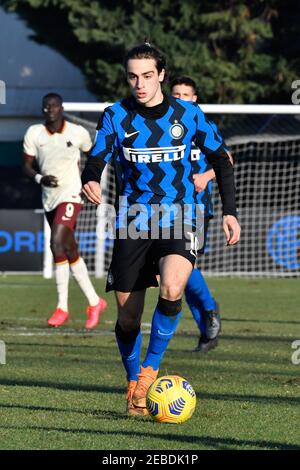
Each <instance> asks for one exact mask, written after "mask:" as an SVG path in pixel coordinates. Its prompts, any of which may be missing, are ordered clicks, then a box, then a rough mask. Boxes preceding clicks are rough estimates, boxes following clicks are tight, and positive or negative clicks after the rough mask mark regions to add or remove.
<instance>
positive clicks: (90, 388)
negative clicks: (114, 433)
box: [0, 379, 300, 406]
mask: <svg viewBox="0 0 300 470" xmlns="http://www.w3.org/2000/svg"><path fill="white" fill-rule="evenodd" d="M0 385H6V386H13V387H15V386H20V387H43V388H48V389H56V390H63V391H76V392H97V393H115V394H122V395H124V391H125V388H123V387H122V388H118V387H103V386H97V385H81V384H72V383H56V382H55V383H53V382H42V381H31V380H15V379H14V380H9V379H0ZM198 396H199V399H205V400H217V401H232V402H237V401H240V402H247V401H249V402H254V403H264V404H278V405H280V404H289V405H295V406H298V405H300V397H281V396H266V395H247V394H245V395H237V394H231V393H225V394H224V393H218V394H215V393H205V392H204V393H201V392H198Z"/></svg>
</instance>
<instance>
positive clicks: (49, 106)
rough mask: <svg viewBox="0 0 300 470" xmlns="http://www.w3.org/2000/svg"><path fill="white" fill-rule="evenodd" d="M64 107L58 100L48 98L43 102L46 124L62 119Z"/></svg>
mask: <svg viewBox="0 0 300 470" xmlns="http://www.w3.org/2000/svg"><path fill="white" fill-rule="evenodd" d="M63 110H64V108H63V106H62V104H61V102H60V100H59V99H57V98H54V97H53V98H47V99H46V100H45V101H44V102H43V114H44V116H45V119H46V122H49V123H50V122H56V121H58V120H60V119H61V118H62V114H63Z"/></svg>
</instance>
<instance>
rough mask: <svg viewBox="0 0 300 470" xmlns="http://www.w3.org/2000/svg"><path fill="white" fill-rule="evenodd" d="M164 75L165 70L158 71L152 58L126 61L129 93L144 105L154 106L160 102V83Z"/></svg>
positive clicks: (161, 98)
mask: <svg viewBox="0 0 300 470" xmlns="http://www.w3.org/2000/svg"><path fill="white" fill-rule="evenodd" d="M164 76H165V70H164V69H163V70H162V71H161V72H160V73H158V70H157V68H156V62H155V60H154V59H129V61H128V63H127V81H128V83H129V86H130V89H131V93H132V94H133V96H134V97H135V99H136V100H137V102H138V103H140V104H142V105H144V106H147V107H150V106H156V105H157V104H159V103H161V102H162V100H163V95H162V90H161V83H162V81H163V79H164Z"/></svg>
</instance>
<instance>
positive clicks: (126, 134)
mask: <svg viewBox="0 0 300 470" xmlns="http://www.w3.org/2000/svg"><path fill="white" fill-rule="evenodd" d="M139 133H140V131H135V132H131V133H130V134H128V133H127V132H125V138H127V137H131V136H133V135H135V134H139Z"/></svg>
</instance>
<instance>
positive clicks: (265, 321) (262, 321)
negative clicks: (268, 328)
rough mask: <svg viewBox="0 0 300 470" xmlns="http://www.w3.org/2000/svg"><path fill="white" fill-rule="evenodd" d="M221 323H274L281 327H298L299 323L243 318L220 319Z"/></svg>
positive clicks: (295, 321)
mask: <svg viewBox="0 0 300 470" xmlns="http://www.w3.org/2000/svg"><path fill="white" fill-rule="evenodd" d="M222 321H224V322H234V323H240V322H243V323H258V324H261V323H271V324H272V323H274V324H281V325H300V321H297V320H257V319H253V320H251V319H248V320H247V319H245V318H227V317H222Z"/></svg>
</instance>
